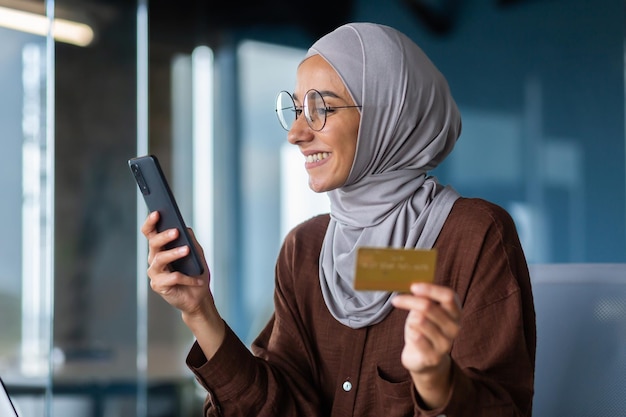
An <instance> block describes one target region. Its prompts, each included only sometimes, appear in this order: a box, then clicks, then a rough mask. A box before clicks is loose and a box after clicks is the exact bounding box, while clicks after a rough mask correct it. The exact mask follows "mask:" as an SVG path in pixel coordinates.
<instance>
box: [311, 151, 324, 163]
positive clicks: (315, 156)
mask: <svg viewBox="0 0 626 417" xmlns="http://www.w3.org/2000/svg"><path fill="white" fill-rule="evenodd" d="M328 155H329V154H328V152H320V153H316V154H313V155H309V156H307V157H306V161H307V162H318V161H321V160H322V159H324V158H328Z"/></svg>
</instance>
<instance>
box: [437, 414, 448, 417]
mask: <svg viewBox="0 0 626 417" xmlns="http://www.w3.org/2000/svg"><path fill="white" fill-rule="evenodd" d="M437 417H448V416H446V415H445V414H439V415H438V416H437Z"/></svg>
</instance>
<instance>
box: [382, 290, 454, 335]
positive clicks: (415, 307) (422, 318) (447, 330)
mask: <svg viewBox="0 0 626 417" xmlns="http://www.w3.org/2000/svg"><path fill="white" fill-rule="evenodd" d="M392 304H393V305H394V306H395V307H397V308H400V309H403V310H408V311H410V313H409V316H408V317H407V320H409V319H410V318H411V317H414V322H415V323H417V324H419V325H421V324H423V323H424V326H425V327H424V329H419V330H424V331H426V330H430V331H428V332H427V333H428V335H430V336H432V335H433V334H434V333H433V332H438V333H440V334H442V335H443V336H444V337H446V338H454V337H456V335H457V334H458V331H459V326H460V320H459V319H457V318H455V317H452V316H451V315H450V314H449V313H448V312H447V311H446V310H445V309H444V308H443V307H442V305H441V304H440V303H439V302H437V301H434V300H432V299H429V298H426V297H422V296H414V295H410V294H402V295H397V296H395V297H394V298H393V299H392ZM459 318H460V314H459Z"/></svg>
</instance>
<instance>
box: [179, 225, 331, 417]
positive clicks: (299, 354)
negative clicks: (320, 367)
mask: <svg viewBox="0 0 626 417" xmlns="http://www.w3.org/2000/svg"><path fill="white" fill-rule="evenodd" d="M292 241H293V242H295V240H292V239H290V238H289V236H288V237H287V239H286V244H284V245H283V248H282V249H281V253H280V256H279V261H278V263H277V271H276V288H275V292H274V301H275V307H274V314H273V315H272V317H271V319H270V321H269V322H268V324H267V325H266V327H265V328H264V329H263V331H262V332H261V333H260V335H259V336H258V337H257V339H256V340H255V342H254V344H253V346H252V350H250V349H248V348H247V347H246V346H245V345H244V344H243V343H242V342H241V340H240V339H239V338H238V337H237V336H236V334H235V333H234V332H233V331H232V329H230V328H229V327H228V326H227V331H226V337H225V339H224V341H223V343H222V345H221V346H220V348H219V349H218V351H217V352H216V353H215V355H214V356H213V357H212V358H211V359H210V360H207V359H206V358H205V357H204V355H203V353H202V351H201V349H200V348H199V346H198V345H197V344H194V346H193V347H192V349H191V350H190V352H189V354H188V357H187V365H188V367H189V368H190V369H191V370H192V372H193V373H194V374H195V376H196V378H197V380H198V381H199V383H200V384H201V385H202V386H203V387H204V388H205V389H206V390H207V397H206V400H205V406H204V414H205V416H207V417H209V416H210V417H221V416H228V417H237V416H250V415H254V416H255V417H276V416H283V415H284V416H288V415H289V416H318V415H321V414H322V413H320V411H319V408H320V405H319V403H320V401H319V395H318V392H317V390H316V389H315V388H314V387H313V385H312V383H311V381H312V378H311V364H310V361H309V359H310V357H311V355H310V350H311V347H310V346H309V344H308V342H306V341H305V339H306V337H305V335H304V333H303V332H305V331H306V330H305V327H304V326H303V324H302V323H301V321H302V319H301V318H300V317H299V313H298V310H297V307H296V306H295V301H294V299H295V297H294V296H293V294H292V291H293V288H291V287H290V282H292V280H293V277H292V275H293V271H291V270H290V265H293V264H292V262H291V261H290V259H293V256H292V254H291V251H292V246H293V245H292V244H290V243H291V242H292ZM253 352H254V353H253Z"/></svg>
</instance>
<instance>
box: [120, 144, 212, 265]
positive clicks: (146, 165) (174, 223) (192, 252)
mask: <svg viewBox="0 0 626 417" xmlns="http://www.w3.org/2000/svg"><path fill="white" fill-rule="evenodd" d="M128 166H129V167H130V170H131V172H132V173H133V176H134V177H135V181H136V182H137V186H138V187H139V190H140V191H141V194H142V195H143V199H144V201H145V202H146V205H147V206H148V210H149V211H150V213H152V212H153V211H158V212H159V214H160V219H159V222H158V223H157V225H156V228H157V231H159V232H162V231H163V230H167V229H173V228H176V229H178V231H179V234H178V238H176V240H174V241H172V242H170V243H169V244H168V245H166V246H165V248H166V249H171V248H175V247H179V246H185V245H186V246H188V247H189V254H188V255H187V256H185V257H184V258H181V259H178V260H176V261H174V262H172V263H171V267H172V268H173V269H174V270H175V271H180V272H182V273H183V274H185V275H189V276H196V275H200V274H202V273H203V272H204V268H203V266H202V262H201V261H200V257H199V256H198V253H197V252H196V248H195V247H194V245H193V243H192V240H191V238H190V236H189V231H188V230H187V226H186V225H185V222H184V220H183V217H182V216H181V214H180V210H179V209H178V204H177V203H176V200H175V199H174V195H173V194H172V191H171V189H170V186H169V184H168V182H167V179H166V178H165V175H164V174H163V170H162V169H161V165H160V164H159V160H158V159H157V157H156V156H154V155H145V156H138V157H136V158H132V159H129V160H128Z"/></svg>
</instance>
